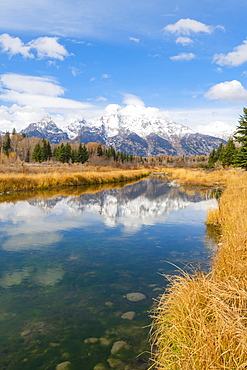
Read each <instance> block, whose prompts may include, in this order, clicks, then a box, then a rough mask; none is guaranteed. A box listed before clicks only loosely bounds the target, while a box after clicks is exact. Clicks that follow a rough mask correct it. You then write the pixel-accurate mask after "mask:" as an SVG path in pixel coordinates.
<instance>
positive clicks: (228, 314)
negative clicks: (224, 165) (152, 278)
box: [152, 171, 247, 370]
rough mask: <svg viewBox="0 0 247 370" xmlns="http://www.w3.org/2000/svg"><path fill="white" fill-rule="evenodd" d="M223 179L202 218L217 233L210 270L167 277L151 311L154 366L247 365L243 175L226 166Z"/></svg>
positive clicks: (198, 369) (246, 189)
mask: <svg viewBox="0 0 247 370" xmlns="http://www.w3.org/2000/svg"><path fill="white" fill-rule="evenodd" d="M229 175H230V176H229ZM219 181H220V178H219ZM222 182H225V183H226V190H225V191H224V193H223V195H222V197H221V199H220V203H219V208H218V209H217V210H216V211H210V212H209V215H208V220H207V222H208V224H211V225H214V226H215V225H216V226H218V225H220V227H221V233H222V235H221V238H220V243H219V244H218V251H217V253H215V254H214V256H213V259H212V268H211V271H210V272H209V273H203V272H195V273H194V274H188V273H183V274H182V275H180V276H177V277H175V278H172V279H170V286H169V289H168V290H167V292H166V294H164V295H163V296H162V298H161V300H160V302H159V305H158V307H157V309H156V310H155V313H154V322H153V331H152V342H153V345H154V346H155V347H154V348H155V352H154V361H155V368H156V369H159V370H166V369H167V370H168V369H169V370H179V369H183V370H206V369H229V370H230V369H235V370H240V369H245V368H247V324H246V322H247V290H246V286H247V275H246V260H247V234H246V225H247V174H246V172H242V173H239V172H236V173H235V175H234V173H233V171H230V173H229V172H228V171H226V173H225V174H224V176H223V178H222ZM180 272H181V271H180Z"/></svg>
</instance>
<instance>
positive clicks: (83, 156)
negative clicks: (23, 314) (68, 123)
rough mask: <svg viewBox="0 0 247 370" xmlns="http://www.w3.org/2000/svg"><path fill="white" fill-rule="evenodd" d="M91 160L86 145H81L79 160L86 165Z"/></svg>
mask: <svg viewBox="0 0 247 370" xmlns="http://www.w3.org/2000/svg"><path fill="white" fill-rule="evenodd" d="M88 158H89V153H88V150H87V148H86V145H83V146H82V144H81V143H80V145H79V148H78V154H77V160H78V162H80V163H85V162H86V161H87V160H88Z"/></svg>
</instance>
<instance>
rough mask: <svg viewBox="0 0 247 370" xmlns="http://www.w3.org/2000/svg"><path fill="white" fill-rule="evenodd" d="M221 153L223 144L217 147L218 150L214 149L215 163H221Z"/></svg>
mask: <svg viewBox="0 0 247 370" xmlns="http://www.w3.org/2000/svg"><path fill="white" fill-rule="evenodd" d="M223 151H224V144H223V143H220V145H219V146H218V148H217V149H216V152H215V156H216V162H217V161H220V162H221V161H222V154H223Z"/></svg>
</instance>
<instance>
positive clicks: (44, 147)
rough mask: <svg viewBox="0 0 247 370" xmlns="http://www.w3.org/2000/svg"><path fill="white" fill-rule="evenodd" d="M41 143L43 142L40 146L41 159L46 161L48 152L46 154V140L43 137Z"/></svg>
mask: <svg viewBox="0 0 247 370" xmlns="http://www.w3.org/2000/svg"><path fill="white" fill-rule="evenodd" d="M42 144H43V146H42V148H41V149H42V154H43V160H44V161H47V159H48V154H47V142H46V140H45V139H42Z"/></svg>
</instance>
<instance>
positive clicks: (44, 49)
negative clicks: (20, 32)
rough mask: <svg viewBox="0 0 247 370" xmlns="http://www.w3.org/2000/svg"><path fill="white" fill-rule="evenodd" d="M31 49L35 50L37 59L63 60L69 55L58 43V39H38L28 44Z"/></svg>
mask: <svg viewBox="0 0 247 370" xmlns="http://www.w3.org/2000/svg"><path fill="white" fill-rule="evenodd" d="M28 45H29V46H30V48H31V49H35V50H36V52H37V55H38V58H40V59H43V58H52V59H59V60H64V58H65V57H68V56H69V55H70V54H69V53H68V51H67V50H66V49H65V47H64V46H63V45H61V44H59V42H58V37H47V36H46V37H39V38H37V39H35V40H32V41H30V42H29V43H28Z"/></svg>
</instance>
